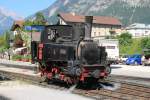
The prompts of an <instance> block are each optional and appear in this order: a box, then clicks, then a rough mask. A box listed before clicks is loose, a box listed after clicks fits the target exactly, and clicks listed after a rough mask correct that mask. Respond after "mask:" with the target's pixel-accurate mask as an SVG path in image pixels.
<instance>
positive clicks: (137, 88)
mask: <svg viewBox="0 0 150 100" xmlns="http://www.w3.org/2000/svg"><path fill="white" fill-rule="evenodd" d="M0 75H3V76H6V77H8V78H10V79H13V80H21V81H25V82H28V83H31V84H35V85H39V86H42V87H47V88H54V89H59V90H68V88H66V87H64V86H59V85H54V84H50V85H49V84H47V83H45V82H41V81H42V79H41V77H40V76H31V75H25V74H20V73H14V72H7V71H2V70H0ZM109 82H110V83H112V84H113V83H119V84H120V87H119V88H117V89H115V90H109V89H106V88H97V89H89V90H84V89H74V90H73V91H72V92H73V93H76V94H79V95H83V96H87V97H90V98H94V99H96V100H150V87H148V86H144V85H138V84H133V83H127V82H121V81H120V82H116V81H114V80H110V81H109Z"/></svg>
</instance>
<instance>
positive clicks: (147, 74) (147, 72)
mask: <svg viewBox="0 0 150 100" xmlns="http://www.w3.org/2000/svg"><path fill="white" fill-rule="evenodd" d="M111 68H112V72H111V75H119V76H129V77H139V78H148V79H150V66H142V65H111Z"/></svg>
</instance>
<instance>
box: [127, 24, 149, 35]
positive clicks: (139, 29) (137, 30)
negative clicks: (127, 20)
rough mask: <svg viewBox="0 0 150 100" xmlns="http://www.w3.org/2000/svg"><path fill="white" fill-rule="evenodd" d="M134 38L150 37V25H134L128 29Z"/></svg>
mask: <svg viewBox="0 0 150 100" xmlns="http://www.w3.org/2000/svg"><path fill="white" fill-rule="evenodd" d="M126 31H127V32H129V33H130V34H131V35H132V37H133V38H139V37H148V36H150V24H149V25H147V24H142V23H134V24H131V25H130V26H128V27H127V28H126Z"/></svg>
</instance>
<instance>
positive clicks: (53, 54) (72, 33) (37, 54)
mask: <svg viewBox="0 0 150 100" xmlns="http://www.w3.org/2000/svg"><path fill="white" fill-rule="evenodd" d="M92 21H93V16H86V17H85V22H84V23H81V24H78V25H73V26H70V25H48V26H41V27H43V29H41V34H40V35H39V37H36V36H37V35H35V34H38V32H35V30H34V29H33V32H32V42H31V53H32V61H33V62H37V63H38V64H39V69H40V72H41V75H42V76H43V77H46V78H47V79H49V80H53V79H54V80H60V81H64V82H67V83H70V84H72V83H76V82H83V83H84V82H87V81H88V80H89V79H94V80H99V79H104V78H106V77H107V76H108V75H109V74H110V65H109V64H108V62H107V53H106V51H105V47H101V46H98V44H97V43H96V42H94V41H93V39H91V30H92Z"/></svg>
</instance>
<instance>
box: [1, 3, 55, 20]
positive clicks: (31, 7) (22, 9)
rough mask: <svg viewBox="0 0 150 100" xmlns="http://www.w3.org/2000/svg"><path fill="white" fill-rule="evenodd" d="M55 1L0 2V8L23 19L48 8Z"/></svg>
mask: <svg viewBox="0 0 150 100" xmlns="http://www.w3.org/2000/svg"><path fill="white" fill-rule="evenodd" d="M55 1H56V0H0V7H3V8H5V9H8V10H11V11H13V12H15V13H17V15H19V16H21V17H23V18H25V17H27V16H29V15H32V14H34V13H35V12H37V11H39V10H43V9H45V8H47V7H49V6H50V5H51V4H52V3H54V2H55Z"/></svg>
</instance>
